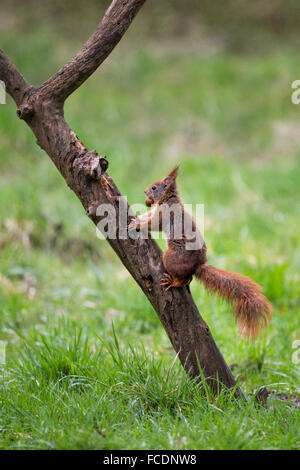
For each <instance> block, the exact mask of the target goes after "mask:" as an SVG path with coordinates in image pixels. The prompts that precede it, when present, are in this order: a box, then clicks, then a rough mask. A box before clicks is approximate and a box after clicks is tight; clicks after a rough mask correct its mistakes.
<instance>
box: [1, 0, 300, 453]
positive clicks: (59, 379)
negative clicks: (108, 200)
mask: <svg viewBox="0 0 300 470" xmlns="http://www.w3.org/2000/svg"><path fill="white" fill-rule="evenodd" d="M108 3H109V2H102V1H100V0H98V1H96V0H90V1H89V2H86V1H83V0H82V1H80V0H73V1H71V0H68V1H64V2H59V1H54V0H52V1H50V0H46V1H37V0H28V1H26V2H21V1H19V0H18V1H17V0H12V1H6V0H4V1H3V0H2V2H1V5H0V47H1V48H3V49H4V50H5V52H6V53H7V54H8V55H9V56H10V57H11V59H12V60H13V61H14V62H15V63H16V65H17V66H18V68H19V69H20V71H21V72H22V73H23V74H24V76H25V78H26V79H27V80H28V81H29V82H30V83H32V84H36V85H38V84H40V83H41V82H43V81H44V80H45V79H47V78H48V77H49V76H50V75H51V74H53V73H54V72H56V71H57V70H58V68H59V67H61V66H62V65H63V64H64V63H65V62H66V61H67V60H69V59H70V57H72V55H74V53H75V52H76V51H77V49H78V48H79V47H80V46H81V44H82V43H83V42H84V41H85V40H86V39H87V37H88V36H89V35H90V34H91V32H93V30H94V29H95V28H96V26H97V24H98V22H99V20H100V18H101V17H102V14H103V13H104V11H105V8H106V7H107V5H108ZM162 3H163V4H162ZM299 21H300V9H299V6H298V2H297V1H285V2H283V1H282V0H273V1H265V2H262V1H256V0H255V1H252V2H246V1H242V0H237V1H229V0H228V1H223V2H218V1H210V2H209V1H192V0H190V1H185V2H182V1H179V0H172V1H171V0H168V1H165V2H160V1H158V0H151V1H149V0H148V2H146V5H145V6H144V7H143V8H142V10H141V11H140V13H139V14H138V16H137V18H136V19H135V21H134V23H133V24H132V26H131V28H130V30H129V31H128V32H127V33H126V35H125V36H124V38H123V39H122V41H121V43H120V44H119V45H118V46H117V48H116V49H115V51H113V53H112V54H111V55H110V56H109V58H108V59H107V60H106V61H105V63H104V64H103V65H102V66H101V67H100V69H99V70H98V71H97V72H96V73H95V74H94V75H93V76H92V77H91V78H90V79H89V80H88V81H87V82H86V83H85V84H84V85H82V86H81V87H80V89H79V90H77V91H76V92H75V93H74V94H73V95H72V96H71V97H70V98H69V100H68V101H67V103H66V108H65V114H66V118H67V120H68V122H69V124H70V125H71V127H72V128H73V130H74V131H75V132H76V133H77V134H78V136H79V137H80V139H81V140H82V141H83V142H84V143H85V145H86V146H87V147H88V148H90V149H97V151H98V152H99V154H106V155H107V157H108V160H109V163H110V167H109V172H110V174H111V176H112V177H113V178H114V180H115V182H116V183H117V185H118V186H119V188H120V190H121V191H122V193H123V194H125V195H127V197H128V200H129V203H130V204H133V203H142V202H143V201H144V194H143V189H144V188H145V187H147V186H148V185H149V183H151V182H152V181H153V180H156V179H158V178H159V177H162V176H164V175H165V174H166V173H167V172H168V171H169V170H170V168H171V167H172V166H174V165H175V164H177V163H180V175H179V179H178V184H179V189H180V193H181V195H182V199H183V202H184V203H189V204H196V203H204V204H205V240H206V244H207V247H208V259H209V262H210V263H211V264H213V265H215V266H217V267H219V268H225V269H228V270H232V271H237V272H241V273H243V274H245V275H250V276H251V277H253V279H254V280H256V281H257V282H259V283H260V284H261V285H262V286H263V289H264V293H265V294H266V295H267V297H268V298H269V299H270V300H271V302H272V304H273V307H274V313H273V321H272V323H271V325H270V327H269V328H268V330H267V331H266V332H265V333H263V334H262V336H261V337H260V338H259V340H258V341H257V342H255V343H248V342H246V341H244V340H242V339H241V338H239V337H238V336H237V333H236V327H235V325H234V321H233V316H232V309H231V307H230V306H228V305H227V304H225V303H223V302H222V301H221V300H219V299H218V298H216V297H210V296H209V295H208V294H207V293H206V292H205V291H204V289H203V288H202V287H201V285H199V284H198V283H196V282H193V283H192V286H191V288H192V292H193V296H194V298H195V301H196V303H197V305H198V307H199V309H200V311H201V313H202V315H203V317H204V319H205V320H206V321H207V323H208V325H209V327H210V328H211V331H212V333H213V336H214V338H215V340H216V342H217V344H218V346H219V348H220V349H221V351H222V353H223V354H224V356H225V359H226V361H227V362H228V363H229V364H231V365H232V368H233V372H234V374H235V376H236V378H238V379H239V381H240V385H241V386H242V388H243V389H244V390H245V391H246V393H247V394H248V395H250V394H251V393H253V391H254V390H257V389H258V388H259V387H260V386H262V385H266V386H268V387H269V388H270V389H272V390H274V394H275V395H274V397H276V399H275V398H274V403H273V404H272V406H270V408H269V409H267V410H261V409H257V408H256V407H255V406H254V405H253V404H252V403H250V404H249V405H247V406H245V405H242V404H240V403H235V402H232V400H227V399H226V398H225V397H221V398H220V399H219V401H217V402H212V401H211V400H209V399H204V398H203V397H202V395H201V393H200V391H199V387H197V385H196V384H192V383H190V382H189V380H188V379H187V378H186V376H185V375H184V373H183V372H182V369H181V366H180V365H179V364H178V363H177V362H176V363H175V365H173V366H172V367H171V364H172V360H173V358H174V351H173V349H172V348H171V346H170V344H169V341H168V339H167V337H166V335H165V333H164V330H163V328H162V326H161V324H160V322H159V320H158V318H157V316H156V314H155V312H154V311H153V309H152V308H151V306H150V305H149V303H148V301H147V300H146V298H145V297H144V295H143V294H142V292H141V291H140V289H139V288H138V286H137V285H136V284H135V283H134V281H133V280H132V279H131V278H130V276H129V275H128V273H127V272H126V270H125V269H124V268H123V267H122V265H121V264H120V262H119V260H118V259H117V257H116V255H115V254H114V253H113V252H112V250H111V249H110V248H109V246H108V244H107V243H106V242H105V241H100V240H98V239H97V237H96V234H95V228H94V226H93V225H92V224H91V222H90V221H89V219H88V218H87V217H86V215H85V213H84V211H83V208H82V207H81V205H80V203H79V201H78V200H77V199H76V197H75V196H74V194H73V193H71V191H70V190H69V189H68V188H67V186H66V184H65V182H64V181H63V179H62V177H61V176H60V175H59V174H58V172H57V170H56V169H55V168H54V166H53V164H52V162H51V161H50V159H49V157H48V156H47V155H45V154H44V153H43V152H42V151H41V150H40V148H39V147H38V146H37V145H36V142H35V138H34V136H33V134H32V133H31V131H30V130H29V129H28V128H27V127H26V125H25V124H24V122H21V121H20V120H18V119H17V117H16V107H15V104H14V103H13V101H12V100H11V99H10V98H9V97H8V98H7V104H6V105H0V143H1V147H0V250H1V252H0V253H1V257H0V313H1V315H0V340H1V341H5V342H6V343H5V344H6V364H5V365H3V366H2V368H1V375H0V384H1V387H0V388H1V397H0V400H1V405H2V406H1V409H0V446H1V447H2V448H75V449H77V448H107V449H111V448H148V449H149V448H154V449H155V448H169V449H174V448H183V449H185V448H186V449H193V448H200V449H201V448H217V449H222V448H225V449H226V448H229V449H230V448H237V449H249V448H275V449H278V448H299V447H300V436H299V406H298V407H297V406H295V405H293V404H291V403H290V402H288V401H287V402H286V401H283V397H284V394H292V395H293V396H294V398H295V397H297V395H298V396H299V364H297V363H295V362H297V361H295V360H294V362H293V361H292V358H293V353H294V356H295V352H296V349H295V348H296V346H295V345H297V343H295V341H296V340H297V339H298V340H300V328H299V312H300V305H299V294H300V284H299V281H300V275H299V268H300V247H299V215H300V204H299V196H300V188H299V186H300V166H299V163H300V135H299V110H300V108H299V106H300V105H299V106H297V105H294V104H292V102H291V93H292V88H291V84H292V82H293V81H294V80H296V79H300V76H299V56H298V51H299V45H300V44H299V41H300V39H299V34H298V30H299ZM161 244H162V246H163V243H161ZM113 325H114V328H115V332H116V335H115V337H114V335H113ZM100 338H101V339H102V341H104V342H105V345H104V344H103V343H102V342H101V339H100ZM296 359H297V356H296ZM170 367H171V368H170ZM294 401H297V400H296V398H295V399H294Z"/></svg>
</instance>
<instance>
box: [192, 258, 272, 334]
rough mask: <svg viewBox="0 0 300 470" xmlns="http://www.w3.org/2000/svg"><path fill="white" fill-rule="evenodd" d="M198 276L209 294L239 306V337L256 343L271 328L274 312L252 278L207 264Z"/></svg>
mask: <svg viewBox="0 0 300 470" xmlns="http://www.w3.org/2000/svg"><path fill="white" fill-rule="evenodd" d="M195 275H196V277H197V278H198V279H199V280H200V281H201V282H202V283H203V284H204V287H205V288H206V289H207V290H208V291H209V292H216V293H217V294H219V295H220V296H221V297H223V298H225V299H226V300H228V302H231V303H235V312H234V316H235V321H236V323H237V324H238V330H239V333H240V334H241V335H242V336H243V337H245V338H247V339H249V338H250V339H252V340H253V341H254V340H255V339H256V338H257V336H258V335H259V333H260V331H261V329H263V328H265V327H266V326H267V325H268V323H269V321H270V320H271V311H272V307H271V304H270V303H269V301H268V300H267V299H266V297H265V296H264V295H263V294H262V293H261V290H262V288H261V287H260V285H258V284H256V283H255V282H254V281H252V279H250V278H249V277H246V276H242V275H241V274H237V273H231V272H229V271H223V270H222V269H217V268H214V267H213V266H208V265H206V264H202V265H200V266H199V267H198V268H197V270H196V273H195Z"/></svg>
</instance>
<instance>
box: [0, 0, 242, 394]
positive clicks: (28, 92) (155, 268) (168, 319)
mask: <svg viewBox="0 0 300 470" xmlns="http://www.w3.org/2000/svg"><path fill="white" fill-rule="evenodd" d="M144 3H145V0H113V1H112V3H111V5H110V7H109V8H108V10H107V11H106V13H105V15H104V17H103V20H102V21H101V22H100V24H99V26H98V27H97V29H96V31H95V32H94V34H92V36H91V37H90V38H89V39H88V40H87V41H86V43H85V44H84V45H83V46H82V48H81V49H80V50H79V51H78V53H77V54H76V55H75V56H74V58H73V59H72V60H71V61H70V62H68V64H66V65H65V66H64V67H62V68H61V69H60V70H59V71H58V72H57V73H56V74H54V75H53V76H52V77H51V78H49V79H48V80H47V81H46V82H44V83H43V84H42V85H41V86H39V87H33V86H31V85H29V84H28V83H26V81H25V80H24V78H23V77H22V75H21V74H20V72H19V71H18V70H17V68H16V67H15V66H14V64H13V63H12V62H11V61H10V59H9V58H8V57H7V56H6V54H5V53H4V52H3V51H2V50H1V49H0V80H2V81H3V82H4V83H5V85H6V90H7V91H8V93H9V94H10V95H11V96H12V98H13V99H14V101H15V102H16V104H17V106H18V110H17V115H18V117H19V118H20V119H23V120H24V121H25V122H26V123H27V124H28V126H29V127H30V128H31V130H32V131H33V133H34V134H35V136H36V138H37V143H38V145H39V146H40V147H41V148H42V149H44V150H45V151H46V153H47V154H48V155H49V156H50V158H51V159H52V161H53V163H54V164H55V165H56V167H57V168H58V170H59V171H60V173H61V174H62V176H63V177H64V179H65V180H66V182H67V184H68V186H69V187H70V188H71V189H72V190H73V191H74V192H75V194H76V195H77V196H78V198H79V200H80V201H81V203H82V205H83V207H84V209H85V211H86V214H87V215H88V217H89V218H90V219H91V220H92V221H93V222H94V223H95V224H97V223H98V222H99V220H100V217H98V216H97V213H96V209H97V207H98V206H99V205H101V204H103V203H105V204H107V203H109V204H112V205H113V207H114V209H115V211H116V215H117V223H118V220H119V217H118V215H119V210H120V207H119V206H120V200H121V199H120V198H121V193H120V191H119V190H118V188H117V186H116V185H115V183H114V182H113V180H112V179H111V178H110V176H109V175H108V174H107V172H106V170H107V167H108V162H107V160H106V157H104V156H100V157H99V156H98V154H97V152H96V151H95V150H93V151H89V150H88V149H87V148H86V147H85V146H84V145H83V143H82V142H81V141H80V140H79V138H78V137H77V136H76V134H75V133H74V132H73V131H72V130H71V129H70V127H69V126H68V124H67V122H66V121H65V120H64V114H63V106H64V102H65V100H66V99H67V97H68V96H70V94H71V93H72V92H73V91H75V90H76V89H77V88H78V87H79V86H80V85H81V84H82V83H83V82H84V81H85V80H86V79H87V78H88V77H89V76H90V75H91V74H92V73H93V72H94V71H95V70H96V69H97V68H98V67H99V65H100V64H101V63H102V62H103V61H104V60H105V58H106V57H107V56H108V55H109V54H110V52H111V51H112V50H113V48H114V47H115V46H116V45H117V43H118V42H119V41H120V39H121V38H122V36H123V35H124V33H125V32H126V30H127V29H128V27H129V26H130V24H131V22H132V20H133V19H134V17H135V15H136V14H137V12H138V10H139V9H140V7H141V6H142V5H143V4H144ZM127 222H129V220H128V221H127ZM120 229H122V227H119V226H117V238H116V239H108V242H109V244H110V245H111V247H112V248H113V250H114V251H115V252H116V254H117V255H118V257H119V258H120V260H121V261H122V263H123V264H124V266H125V267H126V268H127V270H128V271H129V272H130V274H131V275H132V277H133V278H134V279H135V281H136V282H137V283H138V285H139V286H140V288H141V289H142V290H143V292H144V294H145V295H146V296H147V298H148V299H149V301H150V302H151V304H152V306H153V308H154V309H155V311H156V313H157V315H158V317H159V319H160V321H161V323H162V324H163V326H164V328H165V330H166V332H167V334H168V337H169V339H170V341H171V343H172V345H173V348H174V349H175V351H176V353H177V354H178V357H179V359H180V361H181V363H182V365H183V367H184V369H185V371H186V372H187V373H188V374H189V375H190V376H191V377H193V378H194V377H197V378H199V380H200V377H201V373H200V370H199V365H200V367H201V369H202V372H203V374H204V376H205V378H206V379H207V382H208V383H209V385H210V386H211V387H212V390H213V392H214V393H215V394H218V393H219V391H220V389H221V388H222V385H224V386H225V387H226V388H229V389H232V388H233V387H235V385H236V382H235V379H234V377H233V375H232V373H231V371H230V368H229V367H228V365H227V364H226V362H225V360H224V358H223V356H222V354H221V353H220V351H219V349H218V347H217V345H216V343H215V341H214V339H213V337H212V335H211V333H210V330H209V328H208V326H207V324H206V323H205V322H204V320H203V319H202V317H201V315H200V313H199V311H198V309H197V307H196V305H195V303H194V301H193V298H192V296H191V293H190V290H189V288H187V287H184V288H177V289H170V290H168V291H166V290H165V289H164V288H163V287H162V286H161V285H160V282H161V278H162V275H163V272H164V268H163V265H162V256H161V255H162V253H161V250H160V248H159V247H158V245H157V244H156V242H155V241H154V240H152V239H151V238H149V239H148V240H142V239H138V240H132V239H131V238H127V239H125V240H124V239H121V238H120V237H119V236H118V234H119V231H120ZM240 393H241V391H240V390H239V388H237V389H236V395H239V394H240Z"/></svg>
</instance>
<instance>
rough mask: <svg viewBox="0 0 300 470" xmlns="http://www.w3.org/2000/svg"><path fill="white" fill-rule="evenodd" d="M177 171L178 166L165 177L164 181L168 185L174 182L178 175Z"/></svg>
mask: <svg viewBox="0 0 300 470" xmlns="http://www.w3.org/2000/svg"><path fill="white" fill-rule="evenodd" d="M178 170H179V165H177V166H175V167H174V168H173V169H172V170H171V171H170V173H168V174H167V176H166V177H165V178H164V181H165V182H166V183H167V184H169V183H171V182H172V181H175V180H176V178H177V175H178Z"/></svg>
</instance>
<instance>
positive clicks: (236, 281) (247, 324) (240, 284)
mask: <svg viewBox="0 0 300 470" xmlns="http://www.w3.org/2000/svg"><path fill="white" fill-rule="evenodd" d="M177 175H178V167H175V168H173V169H172V170H171V171H170V173H169V174H168V175H167V176H166V177H165V178H164V179H162V180H161V181H155V182H154V183H152V184H151V185H150V186H149V187H148V188H147V189H146V190H145V191H144V192H145V194H146V205H147V206H148V207H152V210H150V211H149V212H147V213H146V214H142V215H140V216H138V217H137V218H135V219H133V220H132V221H131V223H130V224H129V229H136V230H137V231H142V230H146V231H159V232H164V233H165V234H166V236H167V244H168V248H167V250H166V251H165V252H164V253H163V257H162V261H163V265H164V268H165V270H166V273H165V274H164V277H163V278H162V283H161V284H162V285H163V286H165V288H166V289H170V288H174V287H181V286H187V285H189V283H190V282H191V280H192V278H193V275H195V276H196V278H197V279H198V280H199V281H200V282H202V283H203V285H204V287H205V288H206V289H207V290H208V291H209V292H211V293H218V294H219V295H220V296H221V297H223V298H224V299H226V300H227V301H228V302H230V303H233V304H235V311H234V316H235V321H236V323H237V324H238V331H239V334H240V335H242V336H243V337H244V338H246V339H251V340H253V341H254V340H255V339H256V338H257V337H258V335H259V333H260V331H261V330H262V329H263V328H265V327H267V325H268V323H269V321H270V320H271V311H272V307H271V304H270V303H269V301H268V300H267V299H266V297H265V296H264V295H263V294H262V293H261V291H262V288H261V286H260V285H258V284H256V283H255V282H254V281H252V279H250V278H249V277H246V276H243V275H241V274H237V273H232V272H229V271H223V270H221V269H217V268H214V267H213V266H210V265H208V264H206V245H205V243H204V240H203V239H202V237H201V234H200V232H199V230H198V228H197V226H196V224H195V222H194V220H193V218H192V217H191V215H190V214H189V213H188V212H186V211H185V210H184V207H183V204H182V202H181V200H180V197H179V194H178V190H177V185H176V178H177ZM173 208H176V210H177V211H178V210H179V212H180V213H181V216H182V220H185V221H187V222H189V223H190V225H189V224H188V223H187V226H190V227H191V228H192V232H189V233H187V230H186V229H185V225H184V224H183V223H182V221H179V222H177V226H176V220H175V219H176V218H174V213H173ZM178 208H179V209H178ZM165 215H168V217H165ZM175 232H176V233H175ZM195 240H198V242H199V241H200V243H199V244H198V246H197V248H196V249H191V248H190V249H188V243H190V244H191V243H192V242H194V241H195ZM191 246H192V245H191Z"/></svg>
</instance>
